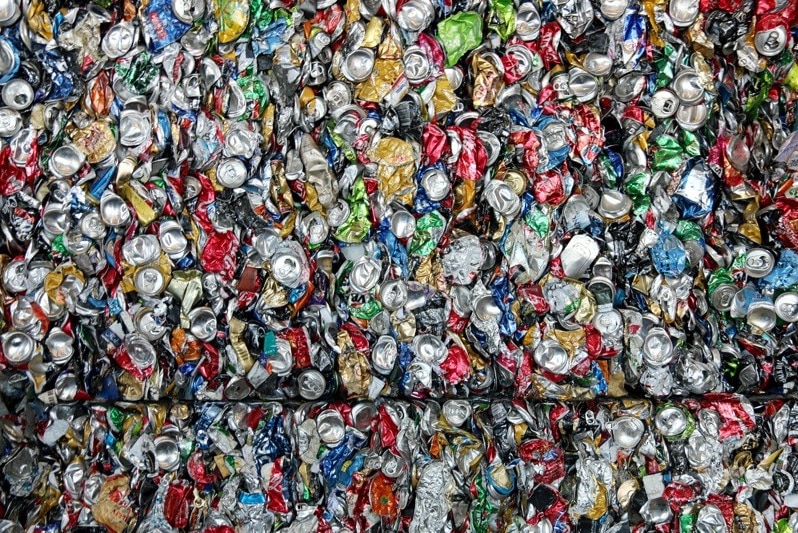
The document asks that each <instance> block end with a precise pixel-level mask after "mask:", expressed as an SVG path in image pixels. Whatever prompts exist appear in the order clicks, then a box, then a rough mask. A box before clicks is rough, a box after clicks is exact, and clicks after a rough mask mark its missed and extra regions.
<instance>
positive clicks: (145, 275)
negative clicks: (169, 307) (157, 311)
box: [133, 266, 166, 296]
mask: <svg viewBox="0 0 798 533" xmlns="http://www.w3.org/2000/svg"><path fill="white" fill-rule="evenodd" d="M133 284H134V285H135V287H136V290H137V291H138V292H139V293H140V294H143V295H145V296H157V295H159V294H161V293H162V292H163V290H164V289H165V288H166V277H165V276H164V275H163V272H161V271H160V270H158V269H157V268H155V267H153V266H144V267H140V268H138V269H137V270H136V273H135V274H134V275H133Z"/></svg>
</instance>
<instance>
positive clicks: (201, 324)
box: [188, 307, 218, 342]
mask: <svg viewBox="0 0 798 533" xmlns="http://www.w3.org/2000/svg"><path fill="white" fill-rule="evenodd" d="M188 320H189V323H190V326H189V331H191V334H192V335H194V336H195V337H196V338H197V339H199V340H201V341H203V342H209V341H211V340H213V339H214V338H215V337H216V333H217V329H218V328H217V324H216V314H215V313H214V312H213V309H211V308H210V307H197V308H195V309H192V310H191V311H190V312H189V313H188Z"/></svg>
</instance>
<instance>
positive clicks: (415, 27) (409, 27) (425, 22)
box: [396, 0, 435, 32]
mask: <svg viewBox="0 0 798 533" xmlns="http://www.w3.org/2000/svg"><path fill="white" fill-rule="evenodd" d="M434 19H435V8H434V7H433V5H432V2H430V1H429V0H410V1H409V2H405V3H404V4H403V5H402V8H401V9H400V10H399V12H398V13H397V14H396V23H397V24H399V27H400V28H402V29H403V30H406V31H412V32H420V31H423V30H424V29H425V28H426V27H427V26H429V25H430V24H431V23H432V21H433V20H434Z"/></svg>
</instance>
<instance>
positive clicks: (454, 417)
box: [441, 400, 471, 428]
mask: <svg viewBox="0 0 798 533" xmlns="http://www.w3.org/2000/svg"><path fill="white" fill-rule="evenodd" d="M441 411H442V412H443V417H444V418H445V419H446V422H448V423H449V425H450V426H452V427H456V428H459V427H460V426H462V425H463V424H464V423H465V421H466V420H468V419H469V418H470V417H471V404H470V403H469V402H468V401H467V400H447V401H446V402H445V403H444V404H443V409H442V410H441Z"/></svg>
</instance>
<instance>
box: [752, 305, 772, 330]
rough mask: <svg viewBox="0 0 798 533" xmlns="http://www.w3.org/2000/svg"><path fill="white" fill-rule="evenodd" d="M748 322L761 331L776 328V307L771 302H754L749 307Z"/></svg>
mask: <svg viewBox="0 0 798 533" xmlns="http://www.w3.org/2000/svg"><path fill="white" fill-rule="evenodd" d="M746 322H747V323H748V325H749V326H752V327H754V328H756V329H758V330H760V331H763V332H767V331H770V330H771V329H773V328H774V327H775V326H776V306H775V305H774V304H773V302H771V301H769V300H759V301H755V302H752V303H751V305H749V306H748V312H747V313H746Z"/></svg>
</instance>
